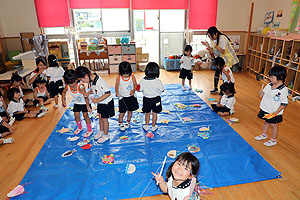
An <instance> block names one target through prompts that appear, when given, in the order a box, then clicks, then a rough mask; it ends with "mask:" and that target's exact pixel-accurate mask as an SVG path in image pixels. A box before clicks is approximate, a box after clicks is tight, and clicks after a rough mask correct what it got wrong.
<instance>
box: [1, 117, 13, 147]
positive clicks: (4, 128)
mask: <svg viewBox="0 0 300 200" xmlns="http://www.w3.org/2000/svg"><path fill="white" fill-rule="evenodd" d="M13 132H14V129H13V128H12V127H11V125H9V124H8V123H6V122H5V121H4V120H3V119H2V117H0V144H9V143H13V142H14V139H13V138H7V139H2V138H3V137H6V136H7V135H9V134H11V133H13Z"/></svg>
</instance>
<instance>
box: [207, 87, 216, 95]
mask: <svg viewBox="0 0 300 200" xmlns="http://www.w3.org/2000/svg"><path fill="white" fill-rule="evenodd" d="M209 92H210V93H211V94H216V93H218V88H214V89H212V90H211V91H209Z"/></svg>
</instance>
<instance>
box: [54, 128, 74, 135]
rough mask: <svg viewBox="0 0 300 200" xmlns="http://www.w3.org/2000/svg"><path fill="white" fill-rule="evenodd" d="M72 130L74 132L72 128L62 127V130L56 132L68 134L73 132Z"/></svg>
mask: <svg viewBox="0 0 300 200" xmlns="http://www.w3.org/2000/svg"><path fill="white" fill-rule="evenodd" d="M71 130H73V129H72V128H65V127H62V128H61V129H60V130H58V131H56V132H59V133H61V134H63V133H68V132H72V131H71Z"/></svg>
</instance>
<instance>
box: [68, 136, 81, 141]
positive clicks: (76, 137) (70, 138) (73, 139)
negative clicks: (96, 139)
mask: <svg viewBox="0 0 300 200" xmlns="http://www.w3.org/2000/svg"><path fill="white" fill-rule="evenodd" d="M79 138H80V137H78V136H75V137H70V136H69V137H68V138H67V140H69V141H71V142H73V141H76V140H78V139H79Z"/></svg>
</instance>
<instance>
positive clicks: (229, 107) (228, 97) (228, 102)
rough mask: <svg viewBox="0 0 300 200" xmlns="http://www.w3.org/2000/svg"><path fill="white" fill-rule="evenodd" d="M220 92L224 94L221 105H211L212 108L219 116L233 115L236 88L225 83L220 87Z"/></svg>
mask: <svg viewBox="0 0 300 200" xmlns="http://www.w3.org/2000/svg"><path fill="white" fill-rule="evenodd" d="M220 90H221V92H222V93H223V95H222V97H221V100H220V103H217V104H211V108H212V109H213V111H215V112H216V113H218V115H221V116H225V115H231V114H233V113H234V104H235V102H236V100H235V97H234V93H235V91H234V88H233V86H232V85H231V84H229V83H228V82H225V83H223V84H222V85H221V86H220Z"/></svg>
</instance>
